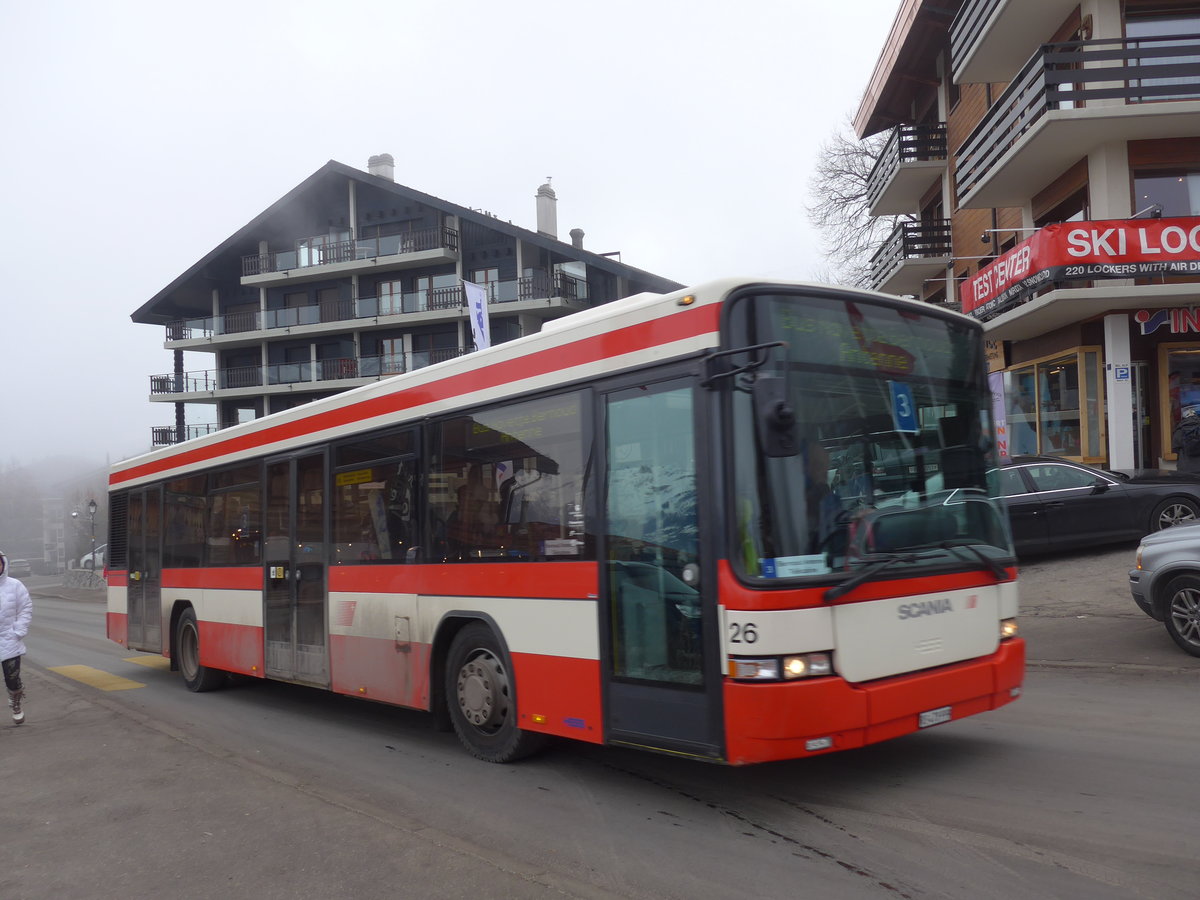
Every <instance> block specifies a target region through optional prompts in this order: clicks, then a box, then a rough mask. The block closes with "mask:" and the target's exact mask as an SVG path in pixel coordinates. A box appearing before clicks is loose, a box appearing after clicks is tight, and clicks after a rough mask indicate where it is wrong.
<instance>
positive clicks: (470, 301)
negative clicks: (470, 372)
mask: <svg viewBox="0 0 1200 900" xmlns="http://www.w3.org/2000/svg"><path fill="white" fill-rule="evenodd" d="M463 291H464V293H466V295H467V309H468V310H469V311H470V315H471V337H472V338H474V340H475V349H476V350H483V349H484V348H485V347H490V346H492V329H491V326H490V325H489V324H488V313H487V288H485V287H484V286H483V285H480V284H474V283H473V282H470V281H464V282H463Z"/></svg>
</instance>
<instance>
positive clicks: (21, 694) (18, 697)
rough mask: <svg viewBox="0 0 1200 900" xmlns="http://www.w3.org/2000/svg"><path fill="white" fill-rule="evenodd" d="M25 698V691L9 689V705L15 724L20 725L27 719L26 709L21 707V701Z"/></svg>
mask: <svg viewBox="0 0 1200 900" xmlns="http://www.w3.org/2000/svg"><path fill="white" fill-rule="evenodd" d="M24 699H25V691H24V690H19V691H9V692H8V705H9V706H10V707H11V708H12V717H13V724H14V725H20V724H21V723H22V722H24V721H25V710H23V709H21V701H22V700H24Z"/></svg>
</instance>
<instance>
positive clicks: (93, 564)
mask: <svg viewBox="0 0 1200 900" xmlns="http://www.w3.org/2000/svg"><path fill="white" fill-rule="evenodd" d="M106 550H108V544H101V545H100V546H99V547H97V548H96V549H95V550H94V551H93V552H91V553H85V554H83V556H81V557H79V568H81V569H95V570H97V571H98V570H100V569H103V568H104V553H105V551H106Z"/></svg>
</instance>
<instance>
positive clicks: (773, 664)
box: [729, 653, 833, 681]
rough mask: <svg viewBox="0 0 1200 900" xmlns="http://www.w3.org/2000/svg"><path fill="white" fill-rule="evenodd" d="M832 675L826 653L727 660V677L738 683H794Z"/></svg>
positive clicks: (828, 656)
mask: <svg viewBox="0 0 1200 900" xmlns="http://www.w3.org/2000/svg"><path fill="white" fill-rule="evenodd" d="M831 674H833V662H832V660H831V658H830V655H829V654H828V653H795V654H792V655H790V656H782V657H780V656H765V657H751V658H748V657H737V658H731V659H730V660H729V677H730V678H736V679H738V680H739V681H794V680H795V679H797V678H817V677H819V676H821V675H831Z"/></svg>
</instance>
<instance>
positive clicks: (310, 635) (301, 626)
mask: <svg viewBox="0 0 1200 900" xmlns="http://www.w3.org/2000/svg"><path fill="white" fill-rule="evenodd" d="M265 520H266V521H265V523H264V526H263V527H264V551H263V562H264V572H263V576H264V590H263V603H264V608H263V623H264V632H265V635H264V639H265V641H266V647H265V648H264V649H265V654H264V658H265V662H264V667H265V670H266V672H265V674H266V675H267V676H268V677H269V678H280V679H283V680H286V681H297V682H300V683H302V684H311V685H317V686H321V687H326V686H328V684H329V652H328V641H327V639H326V630H325V607H326V603H325V596H326V594H325V527H326V526H325V456H324V454H320V453H316V454H312V455H309V456H298V457H290V458H288V459H277V460H272V461H270V462H268V463H267V496H266V509H265Z"/></svg>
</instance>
